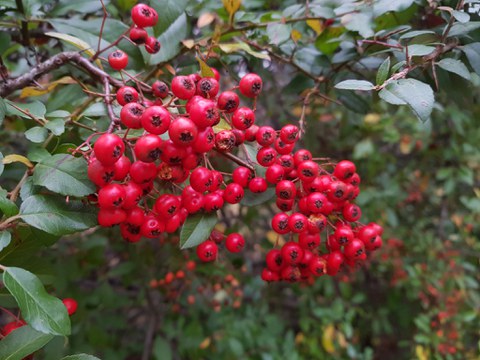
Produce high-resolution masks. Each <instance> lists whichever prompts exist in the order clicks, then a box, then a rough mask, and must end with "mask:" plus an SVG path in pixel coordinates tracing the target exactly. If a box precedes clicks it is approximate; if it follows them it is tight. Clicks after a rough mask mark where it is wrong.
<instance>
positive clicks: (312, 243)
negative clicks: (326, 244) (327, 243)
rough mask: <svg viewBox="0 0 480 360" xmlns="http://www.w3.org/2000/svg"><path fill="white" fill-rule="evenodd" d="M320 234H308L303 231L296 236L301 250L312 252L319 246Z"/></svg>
mask: <svg viewBox="0 0 480 360" xmlns="http://www.w3.org/2000/svg"><path fill="white" fill-rule="evenodd" d="M320 242H321V239H320V234H310V233H309V232H308V231H304V232H302V233H300V235H298V245H300V246H301V247H302V248H303V249H308V250H314V249H316V248H317V247H319V246H320Z"/></svg>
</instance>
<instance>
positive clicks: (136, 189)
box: [123, 181, 142, 209]
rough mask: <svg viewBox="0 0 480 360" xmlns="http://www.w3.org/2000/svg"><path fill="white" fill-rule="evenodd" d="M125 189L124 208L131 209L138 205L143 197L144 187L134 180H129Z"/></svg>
mask: <svg viewBox="0 0 480 360" xmlns="http://www.w3.org/2000/svg"><path fill="white" fill-rule="evenodd" d="M123 187H124V190H125V199H124V201H123V208H124V209H131V208H133V207H135V206H137V204H138V202H139V201H140V199H141V198H142V188H141V187H140V186H139V185H137V184H135V183H134V182H133V181H129V182H128V183H126V184H125V185H123Z"/></svg>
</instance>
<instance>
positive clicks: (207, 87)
mask: <svg viewBox="0 0 480 360" xmlns="http://www.w3.org/2000/svg"><path fill="white" fill-rule="evenodd" d="M219 89H220V86H219V84H218V81H217V80H215V78H210V77H204V78H202V79H200V80H199V81H198V82H197V92H196V93H197V94H198V95H200V96H203V97H204V98H208V99H212V98H214V97H215V96H217V94H218V90H219Z"/></svg>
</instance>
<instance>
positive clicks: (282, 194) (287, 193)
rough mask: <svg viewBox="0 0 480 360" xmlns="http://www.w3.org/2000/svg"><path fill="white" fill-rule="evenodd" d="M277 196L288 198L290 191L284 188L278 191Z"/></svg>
mask: <svg viewBox="0 0 480 360" xmlns="http://www.w3.org/2000/svg"><path fill="white" fill-rule="evenodd" d="M278 196H279V197H280V198H281V199H284V200H288V199H289V198H290V192H289V191H286V190H283V191H280V192H279V193H278Z"/></svg>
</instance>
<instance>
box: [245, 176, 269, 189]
mask: <svg viewBox="0 0 480 360" xmlns="http://www.w3.org/2000/svg"><path fill="white" fill-rule="evenodd" d="M267 187H268V184H267V181H266V180H265V179H264V178H262V177H254V178H253V179H252V180H250V182H249V183H248V189H249V190H250V191H251V192H253V193H263V192H265V191H267Z"/></svg>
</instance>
